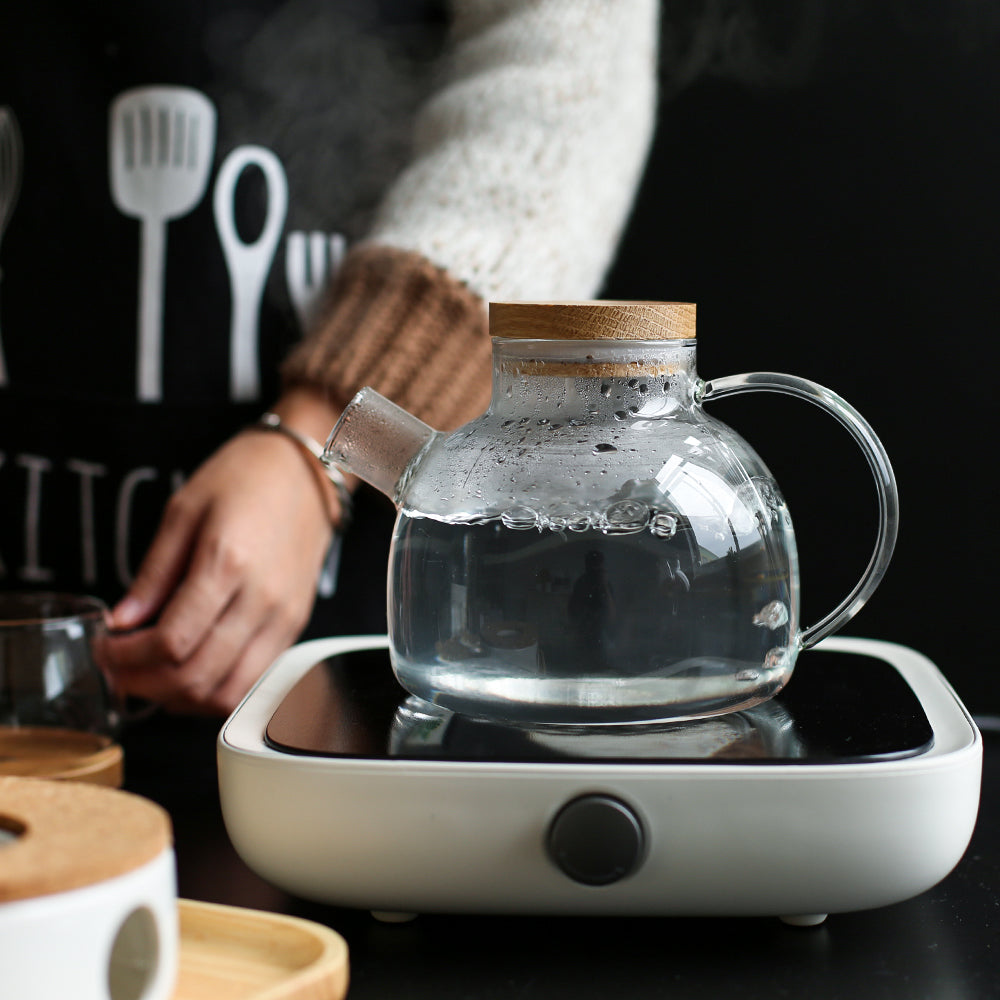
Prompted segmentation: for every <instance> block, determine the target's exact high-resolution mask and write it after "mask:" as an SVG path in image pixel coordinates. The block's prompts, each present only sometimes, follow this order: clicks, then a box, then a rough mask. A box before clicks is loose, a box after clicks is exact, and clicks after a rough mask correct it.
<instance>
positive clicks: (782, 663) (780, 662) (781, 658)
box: [764, 646, 788, 670]
mask: <svg viewBox="0 0 1000 1000" xmlns="http://www.w3.org/2000/svg"><path fill="white" fill-rule="evenodd" d="M787 665H788V650H787V649H786V648H785V647H784V646H775V647H774V648H773V649H769V650H768V651H767V655H766V656H765V657H764V667H765V668H766V669H767V670H782V669H784V668H785V667H786V666H787Z"/></svg>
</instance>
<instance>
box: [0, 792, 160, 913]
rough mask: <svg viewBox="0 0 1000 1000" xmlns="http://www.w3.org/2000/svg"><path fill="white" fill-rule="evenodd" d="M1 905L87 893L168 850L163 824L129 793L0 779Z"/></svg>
mask: <svg viewBox="0 0 1000 1000" xmlns="http://www.w3.org/2000/svg"><path fill="white" fill-rule="evenodd" d="M0 828H2V829H4V830H5V831H7V832H8V833H12V834H14V838H13V839H12V840H9V841H8V842H6V843H3V844H0V903H5V902H10V901H12V900H15V899H31V898H34V897H36V896H46V895H49V894H51V893H56V892H67V891H69V890H71V889H79V888H82V887H83V886H88V885H93V884H94V883H96V882H102V881H104V880H106V879H110V878H114V877H116V876H118V875H124V874H125V873H126V872H130V871H133V870H134V869H136V868H139V867H140V866H142V865H144V864H146V863H147V862H149V861H152V860H153V859H154V858H156V857H157V856H159V855H160V854H161V853H162V852H163V851H164V850H166V849H167V848H169V847H170V846H171V844H172V830H171V824H170V817H169V816H168V815H167V813H166V812H165V811H164V810H163V809H161V808H160V807H159V806H158V805H155V804H154V803H153V802H150V801H148V800H147V799H143V798H140V797H139V796H138V795H133V794H131V793H129V792H122V791H118V790H117V789H113V788H106V787H102V786H100V785H93V784H90V783H87V782H76V781H49V780H45V779H41V778H25V777H14V776H5V777H0Z"/></svg>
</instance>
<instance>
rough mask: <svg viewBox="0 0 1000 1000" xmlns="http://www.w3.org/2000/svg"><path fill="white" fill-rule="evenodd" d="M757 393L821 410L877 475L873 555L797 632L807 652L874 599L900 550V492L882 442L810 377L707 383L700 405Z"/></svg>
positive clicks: (760, 376) (759, 375)
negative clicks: (836, 598) (826, 608)
mask: <svg viewBox="0 0 1000 1000" xmlns="http://www.w3.org/2000/svg"><path fill="white" fill-rule="evenodd" d="M757 391H769V392H781V393H785V394H786V395H789V396H796V397H798V398H799V399H804V400H806V401H807V402H810V403H813V404H815V405H816V406H819V407H821V408H822V409H824V410H826V411H827V412H828V413H830V414H831V415H832V416H833V417H835V418H836V419H837V420H838V421H839V422H840V423H841V424H843V425H844V427H846V428H847V430H848V431H849V432H850V434H851V437H853V438H854V440H855V441H856V442H857V444H858V445H859V446H860V448H861V450H862V452H863V453H864V456H865V458H866V459H867V460H868V465H869V467H870V468H871V471H872V475H873V476H874V477H875V486H876V489H877V490H878V507H879V524H878V536H877V538H876V541H875V549H874V551H873V552H872V557H871V559H870V560H869V562H868V566H867V568H866V569H865V571H864V573H863V574H862V576H861V579H860V580H858V582H857V583H856V584H855V585H854V589H853V590H852V591H851V592H850V593H849V594H848V595H847V597H845V598H844V599H843V601H841V602H840V604H838V605H837V607H835V608H834V609H833V611H831V612H830V613H829V614H828V615H827V616H826V617H825V618H823V619H821V620H820V621H818V622H817V623H816V624H815V625H812V626H810V627H809V628H807V629H804V630H803V631H802V632H800V633H799V635H798V639H797V641H798V645H799V648H800V649H808V648H809V647H810V646H814V645H815V644H816V643H817V642H819V641H820V639H824V638H825V637H826V636H828V635H830V634H831V633H833V632H836V631H837V630H838V629H839V628H841V627H842V626H843V625H846V624H847V622H849V621H850V620H851V619H852V618H853V617H854V616H855V615H856V614H857V613H858V612H859V611H860V610H861V608H862V607H864V604H865V601H867V600H868V598H869V597H871V595H872V594H873V593H874V591H875V588H876V587H877V586H878V585H879V583H880V581H881V580H882V577H883V576H884V575H885V571H886V569H887V567H888V565H889V560H890V559H891V558H892V551H893V549H894V548H895V546H896V535H897V531H898V526H899V494H898V492H897V489H896V477H895V475H894V474H893V471H892V465H891V464H890V462H889V456H888V455H887V454H886V452H885V448H883V447H882V442H881V441H879V439H878V438H877V437H876V436H875V432H874V431H873V430H872V429H871V426H870V425H869V424H868V422H867V421H866V420H865V419H864V417H862V416H861V414H860V413H858V411H857V410H855V409H854V407H853V406H851V405H850V403H848V402H846V401H845V400H844V399H842V398H841V397H840V396H838V395H837V394H836V393H835V392H831V391H830V390H829V389H827V388H825V387H824V386H821V385H817V384H816V383H815V382H810V381H809V380H808V379H804V378H797V377H796V376H794V375H783V374H780V373H777V372H750V373H747V374H744V375H729V376H727V377H726V378H717V379H712V380H711V381H708V382H704V383H703V384H702V391H701V394H700V401H701V402H705V401H706V400H709V399H721V398H722V397H723V396H732V395H733V394H734V393H737V392H757Z"/></svg>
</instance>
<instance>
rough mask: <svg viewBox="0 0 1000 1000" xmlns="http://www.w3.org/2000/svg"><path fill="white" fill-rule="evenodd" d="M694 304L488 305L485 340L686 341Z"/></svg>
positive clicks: (692, 333)
mask: <svg viewBox="0 0 1000 1000" xmlns="http://www.w3.org/2000/svg"><path fill="white" fill-rule="evenodd" d="M695 314H696V306H695V304H694V303H693V302H617V301H599V302H491V303H490V336H491V337H505V338H508V339H512V340H691V339H693V338H694V336H695V318H696V316H695Z"/></svg>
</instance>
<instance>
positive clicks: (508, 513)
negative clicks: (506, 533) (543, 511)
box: [500, 505, 538, 531]
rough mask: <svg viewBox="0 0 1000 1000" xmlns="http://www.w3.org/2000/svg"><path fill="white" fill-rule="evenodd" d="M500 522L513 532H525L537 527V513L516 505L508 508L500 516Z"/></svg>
mask: <svg viewBox="0 0 1000 1000" xmlns="http://www.w3.org/2000/svg"><path fill="white" fill-rule="evenodd" d="M500 520H501V521H502V522H503V523H504V525H505V526H506V527H508V528H513V529H514V530H515V531H527V530H529V529H531V528H535V527H537V526H538V512H537V511H535V510H532V509H531V508H530V507H525V506H523V505H518V506H516V507H510V508H509V509H508V510H505V511H504V512H503V513H502V514H501V515H500Z"/></svg>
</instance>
